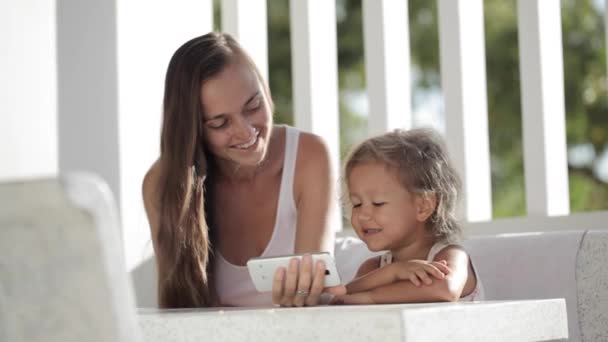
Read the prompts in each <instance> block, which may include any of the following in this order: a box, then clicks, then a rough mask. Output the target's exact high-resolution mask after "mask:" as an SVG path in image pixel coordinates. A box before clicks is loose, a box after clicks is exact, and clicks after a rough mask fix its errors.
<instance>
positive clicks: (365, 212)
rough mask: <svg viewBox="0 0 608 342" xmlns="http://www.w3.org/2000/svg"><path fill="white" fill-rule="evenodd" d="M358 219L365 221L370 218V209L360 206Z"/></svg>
mask: <svg viewBox="0 0 608 342" xmlns="http://www.w3.org/2000/svg"><path fill="white" fill-rule="evenodd" d="M358 216H359V220H361V221H367V220H370V219H371V218H372V213H371V210H369V208H366V207H364V206H361V209H360V210H359V215H358Z"/></svg>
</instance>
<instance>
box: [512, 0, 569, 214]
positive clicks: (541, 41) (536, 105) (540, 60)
mask: <svg viewBox="0 0 608 342" xmlns="http://www.w3.org/2000/svg"><path fill="white" fill-rule="evenodd" d="M560 6H561V5H560V2H559V1H551V0H524V1H518V2H517V7H518V25H519V29H518V32H519V57H520V73H521V100H522V119H523V146H524V166H525V177H526V178H525V179H526V202H527V208H528V215H531V216H536V215H542V216H545V215H548V216H555V215H566V214H568V213H569V212H570V204H569V202H570V196H569V189H568V165H567V159H566V119H565V114H564V112H565V109H564V106H565V105H564V74H563V51H562V31H561V8H560Z"/></svg>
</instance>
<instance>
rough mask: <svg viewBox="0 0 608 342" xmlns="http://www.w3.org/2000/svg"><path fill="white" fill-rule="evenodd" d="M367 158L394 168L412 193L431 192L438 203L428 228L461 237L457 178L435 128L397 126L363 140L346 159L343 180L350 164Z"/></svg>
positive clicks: (451, 237)
mask: <svg viewBox="0 0 608 342" xmlns="http://www.w3.org/2000/svg"><path fill="white" fill-rule="evenodd" d="M367 162H378V163H382V164H384V165H386V166H387V167H389V168H390V169H392V170H395V171H396V172H397V175H398V177H399V180H400V181H401V183H402V185H403V186H404V187H405V188H406V189H407V190H408V191H410V192H412V193H417V194H421V195H425V196H426V195H434V196H435V197H436V199H437V206H436V209H435V211H434V212H433V214H432V215H431V216H430V217H429V219H428V221H427V224H426V227H427V229H428V230H429V231H430V232H431V233H433V234H434V235H435V236H436V237H437V238H438V239H441V240H445V241H448V242H455V241H458V240H459V239H460V237H461V234H462V228H461V226H460V224H459V223H458V220H457V219H456V205H457V201H458V194H459V193H460V188H461V183H460V178H459V177H458V174H457V172H456V170H455V169H454V168H453V167H452V165H451V163H450V161H449V158H448V155H447V153H446V150H445V147H444V144H443V139H442V138H441V136H440V135H439V134H438V133H437V132H435V131H434V130H432V129H429V128H418V129H412V130H407V131H406V130H400V129H397V130H394V131H392V132H388V133H385V134H382V135H379V136H376V137H373V138H370V139H367V140H365V141H363V142H362V143H360V144H359V145H357V146H356V147H355V148H354V149H353V150H352V152H351V153H350V155H349V156H348V157H347V159H346V163H345V167H344V179H345V181H346V184H348V179H349V176H350V174H351V172H352V170H353V168H354V167H355V166H357V165H359V164H362V163H367ZM344 188H345V189H347V187H346V186H345V187H344Z"/></svg>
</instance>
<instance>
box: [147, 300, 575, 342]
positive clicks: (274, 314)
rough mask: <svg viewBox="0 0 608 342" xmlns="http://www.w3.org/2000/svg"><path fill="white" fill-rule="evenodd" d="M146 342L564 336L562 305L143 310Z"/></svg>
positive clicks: (561, 302)
mask: <svg viewBox="0 0 608 342" xmlns="http://www.w3.org/2000/svg"><path fill="white" fill-rule="evenodd" d="M139 318H140V325H141V327H142V330H143V333H144V339H145V341H147V342H161V341H163V342H191V341H203V340H204V341H265V342H271V341H292V342H297V341H349V342H350V341H490V340H491V341H537V340H551V339H554V340H559V339H566V338H567V336H568V328H567V314H566V307H565V302H564V300H563V299H555V300H542V301H516V302H478V303H434V304H400V305H372V306H325V307H312V308H291V309H287V308H276V309H225V310H209V309H207V310H185V311H180V310H173V311H162V310H140V315H139Z"/></svg>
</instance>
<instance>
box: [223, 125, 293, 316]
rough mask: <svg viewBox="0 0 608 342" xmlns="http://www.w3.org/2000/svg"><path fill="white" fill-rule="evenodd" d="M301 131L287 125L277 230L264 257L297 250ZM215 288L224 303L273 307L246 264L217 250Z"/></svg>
mask: <svg viewBox="0 0 608 342" xmlns="http://www.w3.org/2000/svg"><path fill="white" fill-rule="evenodd" d="M299 135H300V132H299V131H298V130H297V129H295V128H293V127H289V126H285V158H284V161H283V174H282V175H281V186H280V190H279V201H278V205H277V212H276V218H275V224H274V230H273V232H272V236H271V237H270V241H268V244H267V245H266V249H264V252H263V253H262V255H260V256H262V257H267V256H277V255H287V254H293V253H294V246H295V240H296V220H297V209H296V205H295V201H294V198H293V181H294V175H295V168H296V159H297V154H298V140H299ZM214 260H215V265H214V266H215V269H214V272H215V277H214V278H215V289H216V293H217V296H218V299H219V301H220V304H221V305H222V306H272V296H271V293H270V292H267V293H259V292H257V290H256V289H255V287H254V285H253V282H252V281H251V278H250V277H249V272H248V271H247V267H246V266H239V265H234V264H231V263H230V262H228V261H227V260H226V259H225V258H224V257H223V256H222V254H221V253H220V251H219V250H217V249H216V250H215V258H214Z"/></svg>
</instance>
